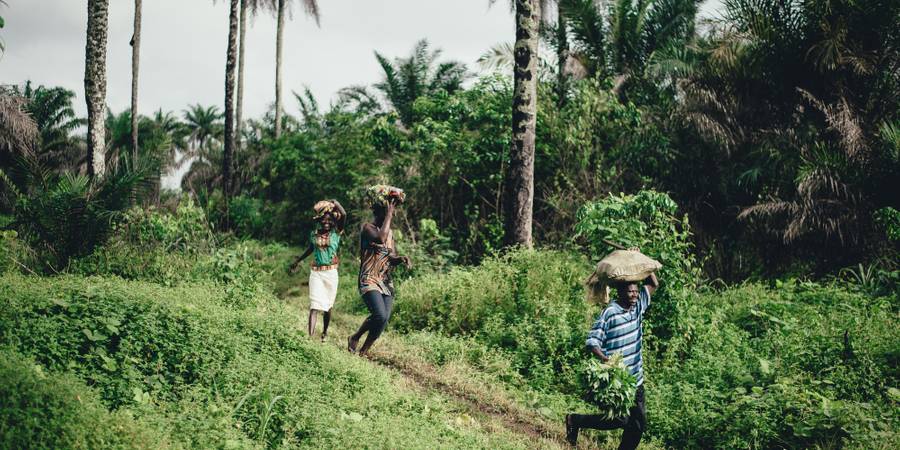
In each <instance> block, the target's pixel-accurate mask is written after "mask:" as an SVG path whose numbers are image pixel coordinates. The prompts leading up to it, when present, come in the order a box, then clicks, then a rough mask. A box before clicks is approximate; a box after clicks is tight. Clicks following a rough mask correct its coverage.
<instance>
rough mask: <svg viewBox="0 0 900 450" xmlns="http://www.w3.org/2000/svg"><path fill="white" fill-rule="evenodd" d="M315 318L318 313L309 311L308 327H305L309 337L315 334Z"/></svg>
mask: <svg viewBox="0 0 900 450" xmlns="http://www.w3.org/2000/svg"><path fill="white" fill-rule="evenodd" d="M316 317H318V311H316V310H315V309H310V310H309V325H308V326H307V329H306V330H307V331H308V332H309V335H310V336H312V335H313V334H315V332H316Z"/></svg>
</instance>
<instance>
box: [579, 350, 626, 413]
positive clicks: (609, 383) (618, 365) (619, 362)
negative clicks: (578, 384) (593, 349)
mask: <svg viewBox="0 0 900 450" xmlns="http://www.w3.org/2000/svg"><path fill="white" fill-rule="evenodd" d="M584 379H585V383H586V384H587V399H588V401H590V402H591V403H593V404H595V405H597V406H598V407H599V408H600V415H601V416H604V417H605V418H606V419H615V418H617V417H623V416H627V415H628V410H629V409H631V406H632V405H634V397H635V395H636V392H637V378H635V377H634V375H632V374H631V373H630V372H629V371H628V366H626V365H625V361H624V359H623V358H622V354H621V353H616V354H614V355H612V357H610V358H609V361H607V362H605V363H604V362H601V361H599V360H597V359H596V358H591V361H590V362H588V364H587V367H586V369H585V377H584Z"/></svg>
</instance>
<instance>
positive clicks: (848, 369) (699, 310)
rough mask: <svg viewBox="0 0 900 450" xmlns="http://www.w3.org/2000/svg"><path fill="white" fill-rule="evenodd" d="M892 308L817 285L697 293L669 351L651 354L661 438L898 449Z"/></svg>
mask: <svg viewBox="0 0 900 450" xmlns="http://www.w3.org/2000/svg"><path fill="white" fill-rule="evenodd" d="M892 308H893V307H892V306H891V302H890V301H889V299H888V298H878V297H871V296H869V295H866V294H864V293H861V292H859V293H856V292H848V291H845V290H842V289H840V288H836V287H831V286H822V285H818V284H814V283H795V282H785V283H778V284H777V286H776V287H775V289H769V288H764V287H762V286H759V285H753V284H749V285H745V286H742V287H738V288H732V289H728V290H724V291H721V292H710V293H707V294H702V295H700V294H695V295H692V296H691V297H690V301H689V302H686V303H685V305H684V308H683V309H682V313H681V314H682V319H683V321H680V322H679V326H678V328H677V329H676V331H675V333H674V334H673V336H672V338H671V339H670V340H669V342H668V343H667V346H666V348H667V350H666V353H665V354H664V355H657V354H652V356H651V357H650V358H645V359H646V360H647V363H646V365H645V367H646V370H647V380H648V383H649V384H648V388H647V389H648V392H650V393H651V394H650V395H648V414H649V417H650V418H649V420H650V430H651V433H652V434H653V435H655V436H658V437H660V438H661V439H662V440H663V441H664V442H666V443H667V445H671V446H673V447H679V448H684V447H693V448H771V447H773V446H785V447H790V448H808V447H815V446H825V447H830V446H835V445H842V444H841V443H854V442H855V443H858V444H857V445H862V446H863V447H865V446H866V445H867V444H866V443H872V442H884V443H885V444H884V446H885V448H890V447H892V445H891V444H888V443H889V442H894V444H893V446H895V445H896V442H897V441H898V439H900V436H897V434H896V433H895V432H892V431H891V430H892V429H893V430H895V429H896V427H897V424H898V421H900V415H898V414H897V411H896V408H895V406H892V405H894V403H893V402H894V400H891V399H889V398H888V395H887V392H888V391H889V389H890V388H891V387H893V386H896V385H897V384H898V382H900V372H898V371H897V369H896V367H897V361H898V357H900V353H898V351H897V348H896V345H895V344H892V343H895V342H897V339H898V338H900V335H898V328H897V319H896V315H894V313H893V312H891V311H892ZM855 310H865V311H867V312H866V314H847V311H855ZM657 358H659V359H657Z"/></svg>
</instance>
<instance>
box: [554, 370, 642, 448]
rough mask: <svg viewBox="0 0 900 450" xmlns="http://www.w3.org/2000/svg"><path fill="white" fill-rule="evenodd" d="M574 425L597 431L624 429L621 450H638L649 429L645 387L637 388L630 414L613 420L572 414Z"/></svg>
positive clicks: (590, 415)
mask: <svg viewBox="0 0 900 450" xmlns="http://www.w3.org/2000/svg"><path fill="white" fill-rule="evenodd" d="M572 425H575V427H577V428H593V429H595V430H615V429H617V428H624V429H625V431H624V432H623V433H622V442H621V443H620V444H619V450H625V449H630V450H633V449H635V448H637V446H638V443H640V442H641V435H642V434H644V430H646V429H647V409H646V408H645V407H644V385H640V386H638V388H637V393H636V395H635V398H634V406H632V407H631V410H630V411H629V414H628V415H627V416H624V417H619V418H616V419H612V420H607V419H605V418H603V417H602V416H598V415H593V414H572Z"/></svg>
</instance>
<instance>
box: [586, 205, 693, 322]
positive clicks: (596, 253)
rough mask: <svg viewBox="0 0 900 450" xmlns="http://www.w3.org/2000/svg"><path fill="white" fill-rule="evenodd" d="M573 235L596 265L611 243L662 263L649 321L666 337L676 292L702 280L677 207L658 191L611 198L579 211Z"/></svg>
mask: <svg viewBox="0 0 900 450" xmlns="http://www.w3.org/2000/svg"><path fill="white" fill-rule="evenodd" d="M575 232H576V238H577V239H578V240H580V241H581V242H582V243H583V245H584V248H585V249H586V250H587V251H588V252H589V254H590V255H591V259H592V260H593V261H594V262H597V261H599V260H600V259H602V258H603V257H604V256H606V255H607V254H608V253H609V252H610V251H612V250H614V249H615V248H614V247H612V246H610V245H609V244H607V243H606V242H604V241H610V242H613V243H616V244H619V245H622V246H624V247H638V248H640V250H641V252H642V253H644V254H646V255H647V256H650V257H651V258H654V259H656V260H658V261H659V262H660V263H662V265H663V267H662V269H661V270H660V272H659V278H660V283H661V287H660V289H659V290H658V291H657V292H656V293H655V295H654V301H655V305H654V307H653V310H652V312H650V313H649V316H648V317H649V319H648V320H649V321H651V323H652V324H654V325H661V330H659V331H660V332H659V333H658V334H661V335H665V334H666V333H667V332H668V330H669V329H671V327H672V325H673V320H674V319H675V318H676V317H677V315H678V302H679V298H680V296H679V294H680V292H681V291H682V290H683V289H685V288H690V287H693V286H696V285H697V283H698V278H699V277H700V271H699V267H698V266H697V260H696V258H695V256H694V255H693V253H692V252H691V249H692V247H693V244H692V243H691V231H690V224H689V223H688V218H687V216H681V217H679V216H678V205H676V204H675V202H674V201H673V200H672V199H671V198H669V196H668V195H666V194H665V193H660V192H656V191H640V192H638V193H637V194H634V195H624V194H623V195H610V196H609V197H606V198H605V199H602V200H599V201H596V202H592V203H588V204H586V205H584V206H583V207H582V208H581V209H580V210H579V211H578V223H577V225H576V226H575Z"/></svg>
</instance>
